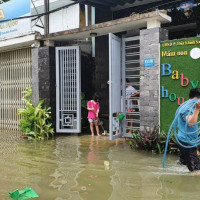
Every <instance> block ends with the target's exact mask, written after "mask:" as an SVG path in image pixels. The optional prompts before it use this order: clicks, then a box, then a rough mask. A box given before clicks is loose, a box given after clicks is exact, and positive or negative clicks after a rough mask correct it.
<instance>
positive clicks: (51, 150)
mask: <svg viewBox="0 0 200 200" xmlns="http://www.w3.org/2000/svg"><path fill="white" fill-rule="evenodd" d="M162 158H163V157H162V155H152V154H151V153H146V152H143V151H135V150H132V149H130V147H129V145H128V143H127V141H125V139H118V140H115V141H109V139H108V137H105V136H102V137H91V136H90V135H82V136H59V137H55V138H54V139H52V140H49V141H42V142H34V141H27V140H25V139H20V138H19V134H18V133H12V132H1V133H0V186H1V187H0V200H4V199H10V198H9V197H8V193H9V192H12V191H14V190H15V189H19V190H22V189H24V188H25V187H26V186H28V187H31V188H33V189H34V190H35V191H36V192H37V193H38V195H39V198H36V199H41V200H68V199H70V200H132V199H136V200H143V199H144V200H145V199H148V200H149V199H152V200H157V199H167V200H168V199H171V200H172V199H173V200H188V199H200V185H199V183H200V176H199V175H198V173H190V172H188V170H187V169H186V167H184V166H177V165H176V162H177V159H178V157H177V156H172V155H167V160H166V164H167V169H162ZM104 161H108V162H109V166H105V165H104ZM108 162H107V163H108Z"/></svg>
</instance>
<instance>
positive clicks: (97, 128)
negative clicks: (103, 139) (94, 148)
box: [95, 123, 100, 136]
mask: <svg viewBox="0 0 200 200" xmlns="http://www.w3.org/2000/svg"><path fill="white" fill-rule="evenodd" d="M95 128H96V131H97V135H98V136H100V134H99V126H98V123H95Z"/></svg>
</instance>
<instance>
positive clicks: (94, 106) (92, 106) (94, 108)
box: [87, 94, 100, 136]
mask: <svg viewBox="0 0 200 200" xmlns="http://www.w3.org/2000/svg"><path fill="white" fill-rule="evenodd" d="M99 102H100V97H99V96H98V95H97V94H94V96H93V99H92V100H90V101H88V102H87V109H88V121H89V123H90V131H91V135H92V136H94V125H95V128H96V132H97V135H98V136H100V134H99V126H98V120H99V110H100V104H99Z"/></svg>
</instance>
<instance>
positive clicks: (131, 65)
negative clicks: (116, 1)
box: [122, 36, 140, 137]
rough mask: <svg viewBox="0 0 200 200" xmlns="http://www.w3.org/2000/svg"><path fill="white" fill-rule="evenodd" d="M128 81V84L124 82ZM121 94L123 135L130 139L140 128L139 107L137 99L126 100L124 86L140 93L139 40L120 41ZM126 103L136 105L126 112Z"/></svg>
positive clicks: (136, 38)
mask: <svg viewBox="0 0 200 200" xmlns="http://www.w3.org/2000/svg"><path fill="white" fill-rule="evenodd" d="M127 79H128V80H129V83H128V82H127V81H126V80H127ZM122 82H123V87H122V94H123V112H124V113H126V120H125V122H124V124H123V127H124V129H123V135H124V136H125V137H131V134H130V133H131V132H132V130H133V129H139V127H140V105H139V99H140V98H139V97H131V98H129V99H127V91H126V86H132V87H134V88H135V89H136V92H140V38H139V36H137V37H131V38H124V39H122ZM127 101H137V102H138V104H137V105H132V107H131V108H132V109H133V111H128V106H127Z"/></svg>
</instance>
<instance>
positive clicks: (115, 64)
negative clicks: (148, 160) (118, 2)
mask: <svg viewBox="0 0 200 200" xmlns="http://www.w3.org/2000/svg"><path fill="white" fill-rule="evenodd" d="M120 112H121V39H120V38H119V37H117V36H115V35H114V34H112V33H109V119H110V120H109V130H110V131H109V132H110V134H109V137H110V140H113V139H116V138H119V137H121V125H120V124H119V119H118V115H119V113H120Z"/></svg>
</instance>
